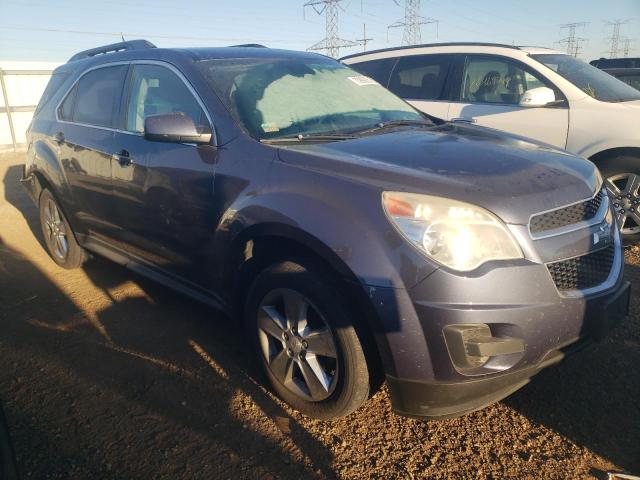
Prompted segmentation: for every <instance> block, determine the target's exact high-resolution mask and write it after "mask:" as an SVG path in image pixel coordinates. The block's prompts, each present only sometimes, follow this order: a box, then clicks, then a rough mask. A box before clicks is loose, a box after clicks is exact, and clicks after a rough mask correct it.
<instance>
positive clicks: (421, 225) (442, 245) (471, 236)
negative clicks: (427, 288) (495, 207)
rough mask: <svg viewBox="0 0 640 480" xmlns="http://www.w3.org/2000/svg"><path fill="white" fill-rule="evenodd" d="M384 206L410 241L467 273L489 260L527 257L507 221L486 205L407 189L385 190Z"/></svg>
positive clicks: (430, 254)
mask: <svg viewBox="0 0 640 480" xmlns="http://www.w3.org/2000/svg"><path fill="white" fill-rule="evenodd" d="M382 205H383V206H384V211H385V213H386V214H387V217H388V218H389V220H390V221H391V223H392V224H393V225H395V227H396V228H397V229H398V231H399V232H400V233H401V234H402V235H403V236H404V237H405V238H406V239H407V240H409V241H410V242H411V243H412V244H413V245H415V246H416V247H418V249H419V250H420V251H422V252H423V253H425V254H426V255H427V256H428V257H429V258H431V259H433V260H435V261H436V262H438V263H441V264H442V265H446V266H447V267H450V268H452V269H454V270H459V271H464V272H466V271H470V270H474V269H476V268H478V267H479V266H480V265H482V264H483V263H485V262H488V261H489V260H507V259H514V258H523V255H522V250H521V249H520V246H519V245H518V244H517V243H516V241H515V239H514V238H513V236H512V235H511V233H510V232H509V230H507V227H506V226H505V224H504V223H503V222H502V221H500V219H499V218H498V217H496V216H495V215H494V214H492V213H491V212H489V211H488V210H485V209H484V208H481V207H477V206H475V205H471V204H469V203H464V202H459V201H457V200H451V199H448V198H442V197H434V196H431V195H420V194H417V193H404V192H384V193H383V194H382Z"/></svg>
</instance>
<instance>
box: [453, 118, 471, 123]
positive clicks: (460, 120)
mask: <svg viewBox="0 0 640 480" xmlns="http://www.w3.org/2000/svg"><path fill="white" fill-rule="evenodd" d="M451 121H452V122H462V123H477V120H476V119H475V118H464V117H456V118H452V119H451Z"/></svg>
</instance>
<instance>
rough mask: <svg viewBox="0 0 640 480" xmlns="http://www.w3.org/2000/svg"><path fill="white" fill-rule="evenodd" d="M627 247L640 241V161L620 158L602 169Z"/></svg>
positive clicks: (612, 159) (610, 161)
mask: <svg viewBox="0 0 640 480" xmlns="http://www.w3.org/2000/svg"><path fill="white" fill-rule="evenodd" d="M600 171H601V172H602V175H603V176H604V177H605V186H606V187H607V193H608V194H609V198H610V199H611V204H612V205H613V210H614V211H615V213H616V219H617V220H618V226H619V227H620V233H621V234H622V240H623V242H624V243H625V245H631V244H634V243H637V242H638V241H640V159H637V158H634V157H630V156H619V157H614V158H610V159H608V160H604V161H603V162H602V168H601V169H600Z"/></svg>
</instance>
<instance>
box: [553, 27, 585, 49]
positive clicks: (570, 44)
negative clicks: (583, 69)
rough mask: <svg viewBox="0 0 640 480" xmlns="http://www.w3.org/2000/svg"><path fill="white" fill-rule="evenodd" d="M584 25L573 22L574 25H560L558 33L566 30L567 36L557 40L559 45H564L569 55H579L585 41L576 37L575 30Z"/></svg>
mask: <svg viewBox="0 0 640 480" xmlns="http://www.w3.org/2000/svg"><path fill="white" fill-rule="evenodd" d="M585 25H586V23H585V22H575V23H565V24H564V25H560V31H562V30H565V29H568V30H569V34H568V35H567V36H566V37H564V38H563V39H561V40H558V43H559V44H560V45H565V51H566V52H567V53H568V54H569V55H573V56H574V57H577V56H578V54H579V53H580V49H581V48H582V42H584V41H585V39H584V38H580V37H576V29H577V28H578V27H584V26H585Z"/></svg>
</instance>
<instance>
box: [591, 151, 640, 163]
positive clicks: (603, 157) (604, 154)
mask: <svg viewBox="0 0 640 480" xmlns="http://www.w3.org/2000/svg"><path fill="white" fill-rule="evenodd" d="M622 155H628V156H631V157H635V158H637V159H638V160H640V147H615V148H608V149H606V150H602V151H600V152H598V153H595V154H593V155H591V156H590V157H589V160H591V161H592V162H593V163H595V164H596V165H598V167H599V163H600V162H606V161H607V160H608V159H611V158H615V157H619V156H622Z"/></svg>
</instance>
